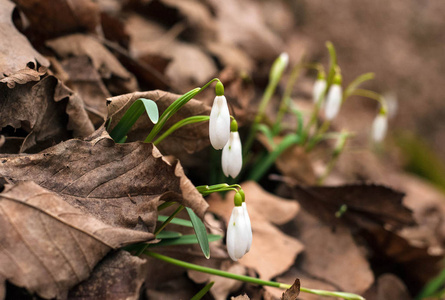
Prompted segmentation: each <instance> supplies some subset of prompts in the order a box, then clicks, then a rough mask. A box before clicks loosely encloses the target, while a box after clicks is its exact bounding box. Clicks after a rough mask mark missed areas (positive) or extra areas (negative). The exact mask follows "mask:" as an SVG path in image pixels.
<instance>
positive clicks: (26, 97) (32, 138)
mask: <svg viewBox="0 0 445 300" xmlns="http://www.w3.org/2000/svg"><path fill="white" fill-rule="evenodd" d="M0 105H1V107H2V109H1V111H0V127H5V126H8V125H9V126H12V127H14V128H22V129H23V130H25V131H27V132H29V134H28V136H27V137H26V139H25V140H24V141H23V144H22V146H21V151H22V152H24V151H28V150H29V149H30V148H32V147H34V146H36V145H37V146H38V148H39V149H42V148H47V147H49V146H51V145H52V144H53V143H55V142H60V141H62V140H66V139H68V138H70V137H71V136H72V135H74V136H75V137H85V136H87V135H89V134H91V133H92V132H93V131H94V128H93V125H92V124H91V122H90V120H89V119H88V116H87V114H86V112H85V110H84V108H83V103H82V101H81V100H80V99H79V98H78V96H77V94H74V93H73V92H72V91H71V90H70V89H68V88H67V87H66V86H64V85H63V84H62V83H61V82H60V81H59V80H58V79H57V78H55V77H54V76H47V77H45V78H44V79H42V80H40V81H39V82H37V83H35V82H28V83H26V84H19V85H16V86H15V88H13V89H10V88H8V87H7V86H6V84H0Z"/></svg>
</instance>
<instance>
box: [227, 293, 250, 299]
mask: <svg viewBox="0 0 445 300" xmlns="http://www.w3.org/2000/svg"><path fill="white" fill-rule="evenodd" d="M230 300H250V298H249V296H247V295H246V294H244V295H239V296H236V297H231V298H230Z"/></svg>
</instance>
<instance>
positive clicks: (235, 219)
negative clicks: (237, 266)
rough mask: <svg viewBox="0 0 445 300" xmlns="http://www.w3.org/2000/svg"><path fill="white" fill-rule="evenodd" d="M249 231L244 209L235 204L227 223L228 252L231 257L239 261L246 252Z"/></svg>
mask: <svg viewBox="0 0 445 300" xmlns="http://www.w3.org/2000/svg"><path fill="white" fill-rule="evenodd" d="M247 241H248V233H247V228H246V220H245V217H244V209H243V208H242V207H241V206H235V207H234V208H233V210H232V215H231V216H230V220H229V224H227V239H226V243H227V253H228V254H229V256H230V258H231V259H232V260H234V261H237V260H238V259H240V258H241V257H243V255H244V254H245V253H246V249H247Z"/></svg>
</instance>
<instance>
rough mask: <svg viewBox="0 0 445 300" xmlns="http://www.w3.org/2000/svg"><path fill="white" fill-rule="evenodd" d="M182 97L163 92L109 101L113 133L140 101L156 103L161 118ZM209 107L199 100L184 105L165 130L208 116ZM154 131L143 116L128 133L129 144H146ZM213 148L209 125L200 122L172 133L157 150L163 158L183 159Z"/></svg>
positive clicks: (144, 93)
mask: <svg viewBox="0 0 445 300" xmlns="http://www.w3.org/2000/svg"><path fill="white" fill-rule="evenodd" d="M179 97H180V95H176V94H172V93H169V92H164V91H160V90H155V91H149V92H135V93H131V94H126V95H121V96H116V97H113V98H110V99H108V101H109V105H108V118H111V123H110V126H109V128H110V130H112V129H113V128H114V126H116V124H117V123H118V122H119V120H120V119H121V118H122V116H123V115H124V113H125V112H126V111H127V109H128V108H129V107H130V106H131V105H132V104H133V103H134V101H136V100H137V99H139V98H146V99H150V100H153V101H155V102H156V104H157V105H158V108H159V112H160V113H161V114H162V113H163V112H164V111H165V109H166V108H167V107H168V106H169V105H170V104H172V103H173V102H174V101H175V100H176V99H178V98H179ZM209 114H210V107H209V106H207V105H205V104H203V103H202V102H200V101H198V100H194V99H192V100H190V101H189V102H188V103H187V104H186V105H184V106H183V107H182V108H181V109H180V110H179V111H178V112H177V113H176V114H175V115H173V116H172V117H171V118H170V120H169V121H168V122H167V123H166V125H165V127H164V130H162V131H161V132H160V134H159V135H158V136H160V135H161V134H162V133H163V132H164V131H165V130H166V129H168V128H170V126H172V125H173V124H175V123H176V122H178V121H180V120H182V119H184V118H187V117H190V116H195V115H209ZM151 128H153V123H152V122H151V121H150V120H149V119H148V117H147V116H146V115H143V116H142V117H141V118H139V120H138V121H137V122H136V123H135V124H134V125H133V127H132V129H131V130H130V132H129V133H128V139H127V141H137V140H144V139H145V138H146V137H147V135H148V134H149V132H150V129H151ZM208 145H210V140H209V123H208V122H201V123H195V124H190V125H186V126H185V127H183V128H181V129H179V130H177V131H175V132H173V133H172V134H171V135H170V136H169V137H168V138H166V139H165V140H163V141H162V142H161V143H160V144H159V145H158V146H159V149H160V150H161V152H162V153H163V154H166V155H167V154H168V155H175V156H176V157H178V158H181V157H182V156H183V155H184V152H186V153H193V152H196V151H199V150H201V149H203V148H204V147H207V146H208Z"/></svg>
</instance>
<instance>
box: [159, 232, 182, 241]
mask: <svg viewBox="0 0 445 300" xmlns="http://www.w3.org/2000/svg"><path fill="white" fill-rule="evenodd" d="M181 236H182V233H180V232H176V231H166V230H163V231H161V232H160V233H159V234H158V235H157V236H156V238H157V239H160V240H163V239H177V238H180V237H181Z"/></svg>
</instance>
